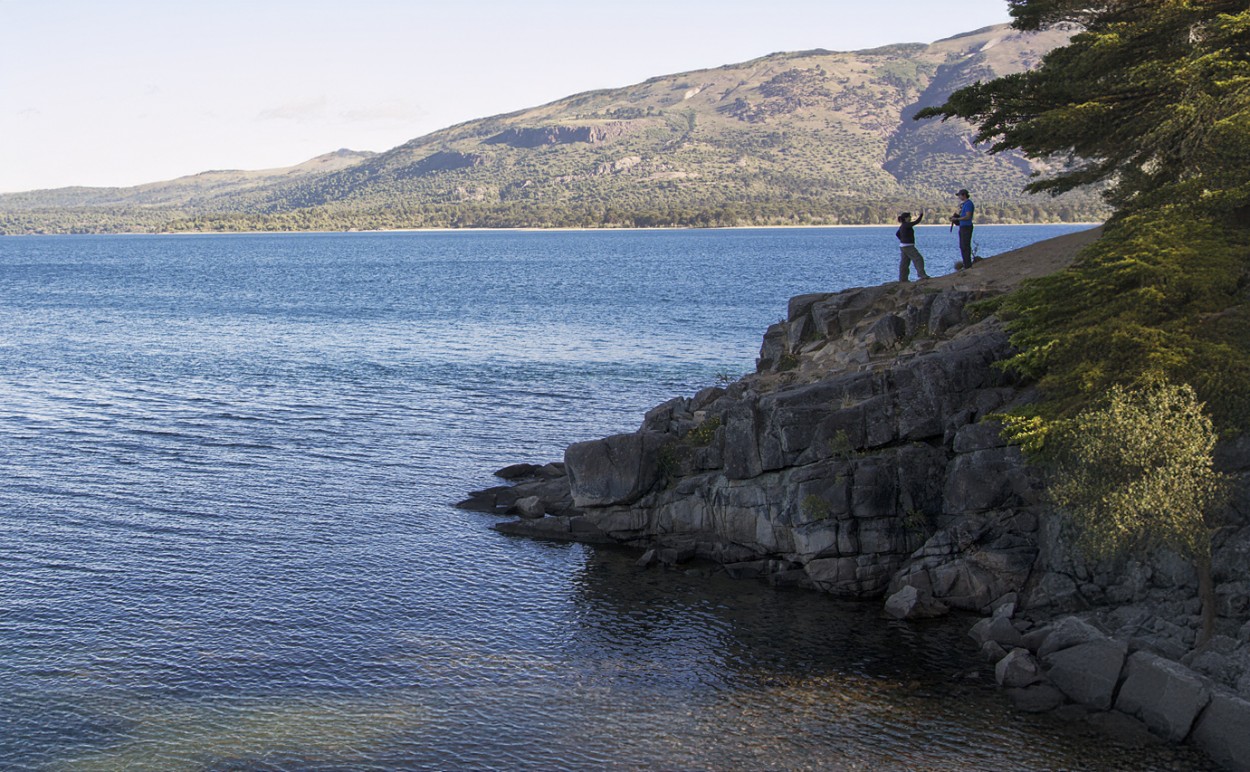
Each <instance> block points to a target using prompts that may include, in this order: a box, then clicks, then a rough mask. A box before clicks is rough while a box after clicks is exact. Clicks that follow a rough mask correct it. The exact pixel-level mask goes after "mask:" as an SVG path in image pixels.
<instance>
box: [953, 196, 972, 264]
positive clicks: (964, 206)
mask: <svg viewBox="0 0 1250 772" xmlns="http://www.w3.org/2000/svg"><path fill="white" fill-rule="evenodd" d="M955 196H956V197H957V198H958V199H959V211H958V212H956V213H955V214H953V215H951V224H952V225H958V226H959V255H960V257H962V258H963V261H964V265H963V267H964V268H971V267H972V214H973V212H974V211H976V207H975V206H973V204H972V199H971V198H969V197H968V190H967V188H964V189H961V190H960V191H959V192H958V193H956V194H955Z"/></svg>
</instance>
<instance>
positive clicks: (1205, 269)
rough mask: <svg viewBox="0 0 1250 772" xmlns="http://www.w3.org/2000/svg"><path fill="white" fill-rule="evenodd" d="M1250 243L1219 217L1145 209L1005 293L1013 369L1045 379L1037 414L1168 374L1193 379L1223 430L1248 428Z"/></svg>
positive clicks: (1064, 410) (1057, 413) (1060, 411)
mask: <svg viewBox="0 0 1250 772" xmlns="http://www.w3.org/2000/svg"><path fill="white" fill-rule="evenodd" d="M1234 235H1236V237H1234ZM1248 247H1250V238H1247V236H1246V234H1236V232H1230V230H1229V229H1228V228H1227V227H1225V226H1224V225H1223V224H1221V223H1218V222H1213V221H1211V220H1197V219H1193V220H1191V219H1186V218H1185V217H1183V216H1182V214H1180V213H1179V212H1177V211H1175V210H1173V209H1162V210H1158V211H1154V210H1152V211H1143V212H1138V213H1136V214H1133V215H1128V216H1125V217H1122V218H1120V219H1118V220H1116V221H1113V222H1112V223H1110V224H1109V225H1108V226H1107V229H1106V233H1105V234H1104V236H1103V238H1102V239H1100V240H1099V241H1098V242H1096V243H1095V244H1093V245H1091V246H1090V247H1088V248H1087V249H1086V250H1085V251H1084V253H1083V254H1082V255H1081V256H1080V258H1079V259H1078V260H1077V261H1076V262H1075V263H1074V264H1073V265H1072V266H1071V267H1069V268H1068V269H1067V270H1065V271H1062V272H1060V273H1057V274H1053V275H1051V276H1048V277H1045V278H1042V279H1039V280H1036V281H1033V282H1029V283H1026V284H1025V285H1023V286H1022V288H1021V289H1020V290H1018V291H1017V292H1016V293H1014V294H1013V295H1011V296H1009V297H1007V298H1006V299H1005V300H1004V301H1003V303H1002V307H1001V311H1000V312H1001V314H1002V315H1003V316H1004V317H1006V318H1007V319H1008V328H1009V329H1010V330H1011V332H1012V338H1011V340H1012V343H1013V344H1014V345H1015V346H1016V347H1017V348H1018V350H1019V353H1018V354H1016V355H1015V356H1014V357H1013V358H1012V359H1011V360H1009V362H1008V365H1009V366H1010V367H1012V368H1014V369H1015V370H1017V371H1019V372H1020V373H1022V374H1024V375H1026V376H1029V377H1031V378H1035V379H1037V380H1038V382H1039V384H1040V386H1041V387H1042V391H1043V394H1044V395H1045V402H1044V403H1043V404H1042V405H1041V406H1039V407H1038V408H1037V411H1038V415H1041V416H1044V417H1064V416H1070V415H1072V414H1074V413H1075V412H1077V411H1079V410H1080V409H1082V408H1083V407H1084V406H1086V405H1088V404H1090V403H1091V401H1092V400H1093V399H1095V398H1096V397H1097V396H1099V395H1101V394H1103V393H1104V392H1105V391H1106V390H1107V389H1108V388H1110V387H1111V386H1112V385H1113V384H1129V385H1132V384H1136V385H1141V384H1144V383H1148V382H1151V381H1153V380H1158V379H1161V378H1166V379H1170V380H1173V381H1177V382H1183V383H1191V384H1193V385H1194V387H1195V388H1196V389H1197V391H1198V394H1199V396H1200V397H1201V398H1202V399H1203V400H1204V401H1206V402H1207V403H1208V404H1209V405H1210V408H1211V410H1212V414H1213V415H1214V417H1215V419H1216V423H1217V426H1219V427H1220V428H1221V430H1239V429H1240V430H1244V429H1246V428H1248V427H1250V314H1248V313H1247V308H1246V305H1245V304H1246V271H1247V268H1248V267H1250V266H1248V265H1247V260H1246V255H1247V249H1248Z"/></svg>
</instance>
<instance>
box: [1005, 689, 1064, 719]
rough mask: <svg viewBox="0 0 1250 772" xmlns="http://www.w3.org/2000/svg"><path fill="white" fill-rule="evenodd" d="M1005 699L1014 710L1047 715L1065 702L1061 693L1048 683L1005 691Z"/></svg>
mask: <svg viewBox="0 0 1250 772" xmlns="http://www.w3.org/2000/svg"><path fill="white" fill-rule="evenodd" d="M1007 698H1008V699H1010V700H1011V704H1012V705H1014V706H1015V708H1016V710H1022V711H1024V712H1025V713H1047V712H1049V711H1052V710H1054V709H1055V708H1058V707H1059V706H1060V705H1062V704H1063V703H1064V702H1065V700H1066V698H1065V697H1064V696H1063V692H1061V691H1059V690H1058V689H1056V688H1055V687H1053V686H1051V685H1050V684H1048V683H1035V684H1032V685H1030V686H1026V687H1024V688H1022V689H1007Z"/></svg>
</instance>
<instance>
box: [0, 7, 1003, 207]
mask: <svg viewBox="0 0 1250 772" xmlns="http://www.w3.org/2000/svg"><path fill="white" fill-rule="evenodd" d="M1008 20H1009V18H1008V15H1007V3H1006V2H1005V0H954V1H953V2H938V1H936V0H896V1H893V2H873V1H872V0H866V1H864V0H860V1H859V2H847V1H846V0H825V1H824V2H816V1H815V0H769V1H768V2H743V1H740V0H632V1H631V2H628V3H610V2H608V3H603V2H600V3H594V2H587V1H586V0H578V1H577V2H572V1H571V0H527V2H502V1H501V0H460V2H457V3H454V4H453V3H445V2H424V1H422V0H409V1H408V2H403V1H401V0H351V1H350V2H348V1H347V0H299V1H298V2H296V1H294V0H199V1H198V2H197V1H194V0H186V1H184V0H113V1H111V2H110V1H107V0H0V192H12V191H18V190H31V189H35V188H49V187H60V186H66V185H93V186H112V185H134V184H138V183H142V182H152V181H156V180H163V179H170V178H173V177H178V176H181V175H184V174H194V173H196V172H200V171H205V170H209V169H264V168H273V167H281V166H289V165H292V164H296V163H299V162H301V161H304V160H307V159H309V158H312V157H313V156H316V155H320V154H321V153H325V152H329V151H332V150H336V149H338V148H340V147H350V148H352V149H355V150H386V149H388V148H391V147H394V146H395V145H398V144H400V143H402V142H404V141H406V140H409V139H412V138H413V137H418V136H421V135H423V134H426V133H429V132H431V131H434V130H436V129H440V128H443V127H445V126H449V125H451V124H454V123H458V122H460V121H465V120H470V119H473V118H480V117H485V116H488V115H494V114H497V113H504V112H510V111H513V110H519V109H522V108H525V107H531V106H535V105H538V104H542V103H545V102H550V101H552V100H555V99H559V98H560V97H563V96H567V95H569V94H573V93H576V92H579V91H587V90H590V89H598V88H611V87H616V86H625V85H629V84H632V83H636V82H639V81H642V80H645V79H647V78H650V77H653V76H657V75H665V74H669V73H675V72H682V71H686V70H695V69H702V68H705V67H717V66H720V65H722V64H729V63H733V62H740V61H744V60H747V59H753V58H755V57H757V56H762V55H764V54H768V53H772V52H775V51H794V50H802V49H809V48H828V49H832V50H854V49H861V48H871V47H874V46H879V45H885V44H887V43H899V42H930V41H933V40H937V39H939V38H943V37H949V36H950V35H954V34H958V33H960V32H967V31H970V30H973V29H977V28H980V27H984V26H987V25H990V24H999V23H1003V22H1006V21H1008Z"/></svg>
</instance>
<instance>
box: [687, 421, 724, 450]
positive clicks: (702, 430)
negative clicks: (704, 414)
mask: <svg viewBox="0 0 1250 772" xmlns="http://www.w3.org/2000/svg"><path fill="white" fill-rule="evenodd" d="M719 428H720V416H715V415H714V416H711V417H710V418H706V419H704V421H703V423H701V424H699V425H698V426H696V427H694V428H693V429H691V430H690V431H689V432H687V433H686V437H685V440H686V442H688V443H689V444H691V445H707V444H709V443H710V442H711V441H712V438H713V437H715V436H716V430H717V429H719Z"/></svg>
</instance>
